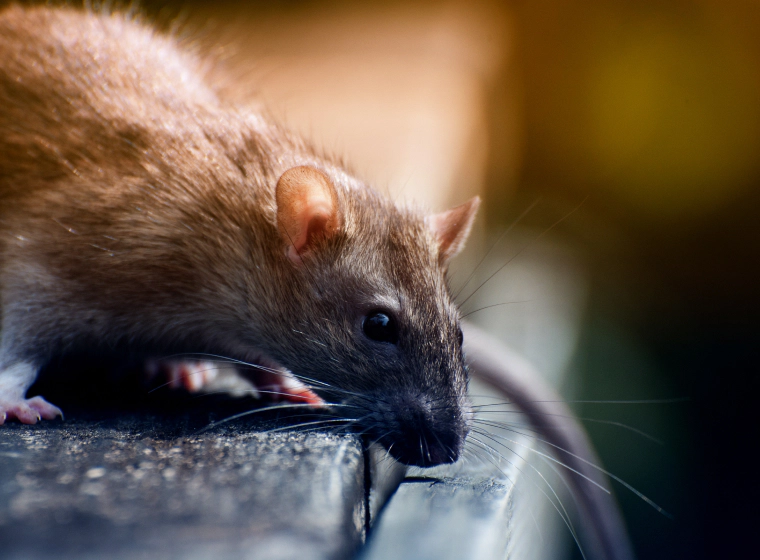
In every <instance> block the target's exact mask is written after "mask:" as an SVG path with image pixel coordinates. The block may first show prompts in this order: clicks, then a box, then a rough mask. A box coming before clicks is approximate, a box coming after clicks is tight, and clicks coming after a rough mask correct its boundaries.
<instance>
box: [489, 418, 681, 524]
mask: <svg viewBox="0 0 760 560" xmlns="http://www.w3.org/2000/svg"><path fill="white" fill-rule="evenodd" d="M481 423H483V424H485V425H488V422H481ZM495 427H497V428H498V427H501V428H503V429H505V430H507V431H511V432H514V433H516V434H519V435H523V436H526V437H530V438H533V439H535V440H537V441H540V442H541V443H544V444H546V445H550V446H551V447H554V448H555V449H559V450H560V451H562V452H564V453H567V454H568V455H570V456H571V457H574V458H576V459H578V460H579V461H581V462H583V463H585V464H587V465H588V466H590V467H591V468H592V469H595V470H597V471H599V472H601V473H604V474H606V475H607V476H609V477H610V478H611V479H613V480H615V481H616V482H618V483H620V484H622V485H623V486H625V487H626V488H627V489H628V490H630V491H631V492H633V493H634V494H635V495H636V496H638V497H639V498H640V499H642V500H644V501H645V502H646V503H647V504H649V505H650V506H652V507H653V508H654V509H655V510H657V511H658V512H659V513H661V514H662V515H664V516H665V517H667V518H668V519H673V516H672V515H671V514H670V513H668V512H667V511H666V510H665V509H663V508H662V507H660V506H659V505H657V504H656V503H655V502H654V501H653V500H651V499H650V498H648V497H647V496H646V495H644V494H643V493H642V492H640V491H639V490H636V488H634V487H633V486H631V485H630V484H628V483H627V482H626V481H625V480H623V479H622V478H620V477H619V476H617V475H615V474H612V473H611V472H610V471H608V470H606V469H604V468H602V467H600V466H599V465H595V464H594V463H592V462H591V461H588V460H587V459H584V458H583V457H581V456H579V455H576V454H575V453H572V452H570V451H568V450H567V449H563V448H562V447H560V446H559V445H556V444H554V443H551V442H550V441H546V440H545V439H542V438H540V437H537V436H534V435H531V434H526V433H522V432H519V431H517V430H515V429H513V428H506V427H503V426H495ZM499 437H503V438H504V439H506V440H507V441H512V440H510V439H508V438H506V437H505V436H499ZM518 445H520V444H518ZM528 449H531V450H532V451H533V452H534V453H537V454H539V455H544V456H545V457H546V458H548V459H549V460H550V461H555V462H557V463H558V464H560V465H563V463H562V462H560V461H557V460H556V459H554V458H552V457H550V456H549V455H545V454H542V453H541V452H540V451H538V450H535V449H532V448H530V447H529V448H528ZM563 466H565V467H566V468H570V467H567V466H566V465H563ZM570 470H572V471H574V472H577V471H575V469H572V468H570ZM578 474H580V475H581V476H582V477H583V478H585V479H587V480H589V481H590V482H592V483H593V484H594V485H596V486H599V487H600V488H602V490H604V491H605V492H607V493H608V494H609V493H610V491H609V490H607V489H606V488H604V487H602V486H600V485H599V484H598V483H596V482H594V481H593V480H591V479H590V478H588V477H587V476H585V475H583V474H582V473H578Z"/></svg>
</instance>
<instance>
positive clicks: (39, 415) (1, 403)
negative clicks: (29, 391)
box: [0, 397, 63, 426]
mask: <svg viewBox="0 0 760 560" xmlns="http://www.w3.org/2000/svg"><path fill="white" fill-rule="evenodd" d="M56 416H60V417H61V418H63V412H61V409H60V408H58V407H57V406H54V405H52V404H50V403H49V402H47V401H46V400H45V399H43V398H42V397H32V398H31V399H20V400H16V401H5V400H0V426H1V425H3V424H5V421H6V420H11V419H13V418H15V419H16V420H18V421H19V422H21V423H22V424H36V423H37V422H39V421H40V420H42V419H43V418H44V419H45V420H52V419H53V418H55V417H56Z"/></svg>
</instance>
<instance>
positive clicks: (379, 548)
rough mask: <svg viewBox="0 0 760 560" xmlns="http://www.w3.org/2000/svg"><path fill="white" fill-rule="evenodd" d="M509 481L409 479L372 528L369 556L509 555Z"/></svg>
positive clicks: (375, 559)
mask: <svg viewBox="0 0 760 560" xmlns="http://www.w3.org/2000/svg"><path fill="white" fill-rule="evenodd" d="M511 510H512V499H511V492H510V486H507V485H505V484H503V483H501V482H499V481H497V480H495V479H493V478H486V479H480V480H477V479H463V478H453V479H443V480H429V479H418V480H408V481H405V482H404V483H402V484H401V486H400V487H399V489H398V490H397V491H396V494H395V495H394V496H393V499H392V500H391V502H390V503H389V504H388V506H387V507H386V510H385V512H384V513H383V515H382V517H381V518H380V520H379V522H378V524H377V525H376V527H375V529H374V530H373V535H372V538H371V541H370V543H369V546H368V548H367V551H366V554H365V555H364V556H363V558H364V559H365V560H386V559H389V558H394V559H402V558H410V559H411V558H415V559H418V560H425V559H428V558H429V559H431V560H433V559H436V560H438V559H442V558H461V559H469V558H477V559H479V560H480V559H489V558H506V554H507V552H506V551H507V543H508V538H509V519H510V516H511Z"/></svg>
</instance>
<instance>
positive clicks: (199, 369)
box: [145, 360, 219, 393]
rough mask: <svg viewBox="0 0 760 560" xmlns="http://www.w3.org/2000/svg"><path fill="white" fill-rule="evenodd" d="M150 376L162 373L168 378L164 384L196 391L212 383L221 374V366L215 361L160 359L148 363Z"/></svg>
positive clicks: (147, 367)
mask: <svg viewBox="0 0 760 560" xmlns="http://www.w3.org/2000/svg"><path fill="white" fill-rule="evenodd" d="M145 369H146V373H147V374H148V377H149V378H153V377H155V376H156V375H159V374H161V375H162V376H163V378H164V379H165V380H166V382H165V383H164V385H168V386H169V387H171V388H172V389H179V388H184V389H185V390H186V391H188V392H190V393H196V392H198V391H200V390H201V389H203V387H205V386H206V385H208V384H209V383H211V382H212V381H213V380H214V379H216V376H217V375H218V374H219V367H218V366H217V365H216V364H215V363H214V362H205V361H201V362H195V361H158V360H153V361H151V362H148V363H147V364H146V367H145Z"/></svg>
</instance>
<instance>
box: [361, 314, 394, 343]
mask: <svg viewBox="0 0 760 560" xmlns="http://www.w3.org/2000/svg"><path fill="white" fill-rule="evenodd" d="M363 328H364V334H366V335H367V338H369V339H370V340H374V341H376V342H388V343H389V344H396V342H397V341H398V331H397V330H396V322H395V321H394V320H393V319H392V318H391V317H390V316H389V315H388V314H386V313H383V312H382V311H373V312H372V313H370V314H369V315H367V317H366V318H365V319H364V325H363Z"/></svg>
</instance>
